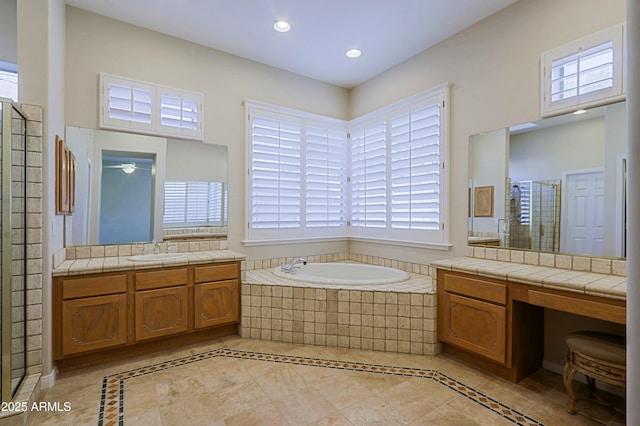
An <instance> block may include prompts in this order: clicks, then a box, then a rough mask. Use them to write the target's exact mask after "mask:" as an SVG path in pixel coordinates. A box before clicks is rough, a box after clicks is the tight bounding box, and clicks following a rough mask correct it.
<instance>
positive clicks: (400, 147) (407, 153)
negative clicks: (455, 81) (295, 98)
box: [245, 84, 448, 248]
mask: <svg viewBox="0 0 640 426" xmlns="http://www.w3.org/2000/svg"><path fill="white" fill-rule="evenodd" d="M447 96H448V86H447V85H446V84H443V85H441V86H438V87H436V88H434V89H431V90H428V91H425V92H423V93H419V94H418V95H415V96H413V97H411V98H408V99H406V100H403V101H401V102H398V103H396V104H393V105H390V106H388V107H386V108H383V109H381V110H379V111H376V112H373V113H371V114H368V115H366V116H364V117H361V118H358V119H356V120H353V121H352V122H343V121H340V120H335V119H330V118H327V117H320V116H316V115H313V114H306V113H302V112H299V111H293V110H290V109H286V108H279V107H275V106H272V105H265V104H261V103H257V102H254V101H245V105H246V107H247V114H248V120H247V123H248V124H247V133H246V134H247V161H248V163H247V172H248V176H249V178H248V179H247V194H248V202H247V218H248V223H247V237H246V240H245V244H252V243H254V244H258V243H260V242H273V241H276V240H278V241H281V242H286V241H291V240H295V239H310V238H312V239H320V238H346V237H349V238H356V239H381V240H385V241H399V242H402V244H404V245H406V244H412V243H415V244H416V245H424V244H430V245H431V246H432V247H434V248H438V247H445V246H447V239H448V238H447V234H446V233H445V227H444V223H445V217H446V213H447V212H446V209H445V203H444V195H443V194H444V193H445V192H444V189H445V185H446V182H447V179H446V175H445V171H444V159H445V158H446V152H447V144H446V143H445V141H446V137H447V135H446V122H447V116H448V114H447V113H446V109H445V106H446V104H447V102H446V98H447ZM348 130H349V132H348ZM347 135H350V136H349V137H347ZM348 199H350V200H351V203H348V202H347V201H346V200H348ZM349 225H350V226H349Z"/></svg>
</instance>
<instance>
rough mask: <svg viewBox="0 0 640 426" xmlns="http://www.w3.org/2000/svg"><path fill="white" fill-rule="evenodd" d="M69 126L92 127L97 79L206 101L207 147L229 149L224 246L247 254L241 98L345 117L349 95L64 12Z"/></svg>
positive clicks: (280, 251)
mask: <svg viewBox="0 0 640 426" xmlns="http://www.w3.org/2000/svg"><path fill="white" fill-rule="evenodd" d="M66 25H67V44H66V47H67V60H66V67H67V74H66V85H67V90H66V104H65V114H66V124H67V125H72V126H80V127H89V128H97V125H98V106H97V105H98V73H100V72H106V73H110V74H114V75H118V76H123V77H127V78H132V79H136V80H142V81H148V82H152V83H157V84H161V85H166V86H172V87H178V88H182V89H186V90H192V91H197V92H203V93H204V95H205V119H204V126H205V140H206V142H208V143H213V144H219V145H226V146H228V147H229V244H230V248H231V249H233V250H238V251H241V252H244V253H246V254H247V255H248V256H249V257H250V258H262V257H265V256H264V255H263V253H265V249H264V248H257V247H244V246H243V245H242V243H241V240H242V238H243V237H244V226H243V224H244V222H245V221H244V219H243V218H244V213H245V212H244V208H245V207H244V206H245V202H244V192H245V191H244V188H245V186H244V185H245V181H244V178H245V176H246V173H245V172H244V170H245V163H244V161H245V159H244V144H245V139H244V125H245V122H244V119H243V117H244V115H243V111H244V109H243V105H242V100H243V99H245V98H249V99H254V100H259V101H263V102H268V103H272V104H276V105H281V106H286V107H291V108H296V109H299V110H303V111H308V112H313V113H317V114H323V115H327V116H331V117H337V118H344V117H345V116H346V115H347V111H348V91H347V90H346V89H342V88H339V87H336V86H333V85H330V84H326V83H322V82H319V81H317V80H312V79H308V78H304V77H301V76H298V75H295V74H292V73H289V72H285V71H282V70H278V69H276V68H273V67H268V66H265V65H261V64H258V63H256V62H252V61H248V60H245V59H241V58H239V57H236V56H232V55H229V54H226V53H222V52H220V51H216V50H212V49H209V48H205V47H203V46H200V45H196V44H193V43H189V42H186V41H184V40H180V39H177V38H174V37H170V36H166V35H162V34H160V33H157V32H153V31H148V30H145V29H142V28H140V27H135V26H132V25H129V24H125V23H123V22H119V21H115V20H112V19H108V18H105V17H101V16H98V15H95V14H92V13H89V12H86V11H83V10H80V9H77V8H73V7H67V22H66ZM345 249H346V243H341V244H336V243H332V244H313V245H311V244H305V245H301V246H295V245H294V246H292V245H290V244H289V245H283V246H277V247H273V248H270V249H269V256H268V257H279V256H292V255H295V254H296V253H304V254H320V253H334V252H341V251H345Z"/></svg>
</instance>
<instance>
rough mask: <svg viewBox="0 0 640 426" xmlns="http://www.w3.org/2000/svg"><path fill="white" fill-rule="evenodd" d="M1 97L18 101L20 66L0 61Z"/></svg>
mask: <svg viewBox="0 0 640 426" xmlns="http://www.w3.org/2000/svg"><path fill="white" fill-rule="evenodd" d="M0 98H8V99H12V100H13V101H15V102H17V101H18V67H17V66H16V65H15V64H12V63H9V62H3V61H0Z"/></svg>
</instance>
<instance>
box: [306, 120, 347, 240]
mask: <svg viewBox="0 0 640 426" xmlns="http://www.w3.org/2000/svg"><path fill="white" fill-rule="evenodd" d="M305 136H306V137H305V140H306V162H305V163H306V164H305V165H306V169H305V172H306V176H305V183H306V188H305V189H306V191H305V208H306V215H305V224H306V226H307V227H309V228H314V227H315V228H327V227H342V226H345V224H346V211H345V198H346V196H345V187H344V182H345V179H346V159H347V157H346V155H347V143H346V133H345V130H344V129H342V130H333V129H328V128H321V127H314V126H307V127H306V132H305Z"/></svg>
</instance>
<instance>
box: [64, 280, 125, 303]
mask: <svg viewBox="0 0 640 426" xmlns="http://www.w3.org/2000/svg"><path fill="white" fill-rule="evenodd" d="M126 291H127V275H126V274H121V275H120V274H119V275H107V276H101V277H88V278H69V279H63V280H62V299H64V300H67V299H78V298H81V297H92V296H104V295H107V294H117V293H126Z"/></svg>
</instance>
